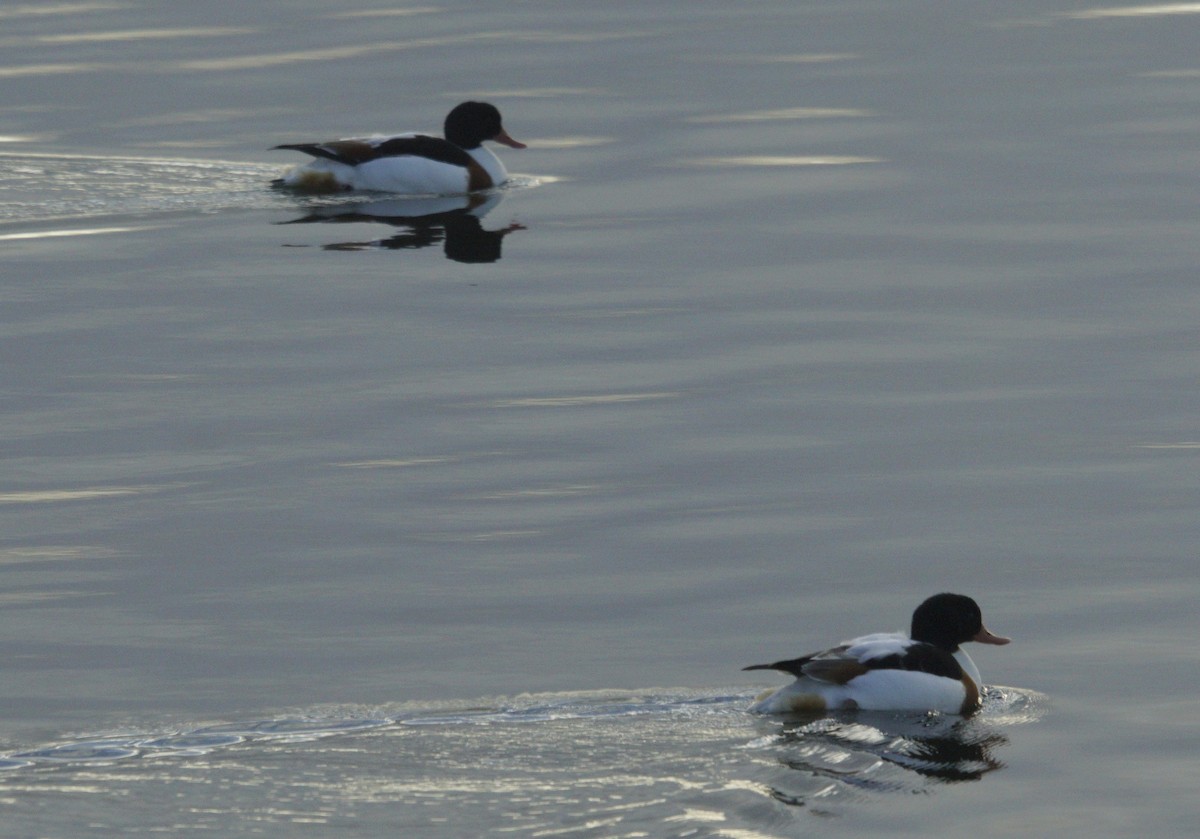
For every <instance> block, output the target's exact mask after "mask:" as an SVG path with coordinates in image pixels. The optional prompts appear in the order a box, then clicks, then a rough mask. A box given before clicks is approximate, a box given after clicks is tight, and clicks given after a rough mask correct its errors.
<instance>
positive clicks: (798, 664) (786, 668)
mask: <svg viewBox="0 0 1200 839" xmlns="http://www.w3.org/2000/svg"><path fill="white" fill-rule="evenodd" d="M812 658H813V657H812V656H811V655H806V656H804V657H803V658H791V659H788V660H787V661H776V662H775V663H773V664H751V665H750V666H749V667H743V668H742V669H743V670H779V671H780V672H782V673H790V674H791V675H793V676H795V677H796V678H797V679H799V678H800V677H801V676H803V675H804V665H806V664H808V663H809V662H810V661H812Z"/></svg>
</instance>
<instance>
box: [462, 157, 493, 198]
mask: <svg viewBox="0 0 1200 839" xmlns="http://www.w3.org/2000/svg"><path fill="white" fill-rule="evenodd" d="M494 186H495V184H494V183H492V176H491V175H489V174H488V173H487V170H486V169H484V168H483V167H482V166H480V165H479V163H478V162H477V161H475V160H474V159H472V160H471V162H470V163H468V164H467V192H478V191H479V190H481V189H491V188H492V187H494Z"/></svg>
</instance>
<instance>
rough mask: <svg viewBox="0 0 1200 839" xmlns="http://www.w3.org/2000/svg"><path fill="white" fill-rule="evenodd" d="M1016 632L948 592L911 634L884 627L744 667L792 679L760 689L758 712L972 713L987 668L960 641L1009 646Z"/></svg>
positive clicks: (931, 603)
mask: <svg viewBox="0 0 1200 839" xmlns="http://www.w3.org/2000/svg"><path fill="white" fill-rule="evenodd" d="M1010 640H1011V639H1009V638H1005V637H1004V636H1002V635H995V634H993V633H992V632H990V631H989V630H988V629H987V628H986V627H985V626H984V625H983V614H982V612H981V611H980V609H979V604H978V603H976V602H975V601H974V600H972V599H971V598H970V597H967V596H966V595H964V594H951V593H948V592H943V593H941V594H935V595H933V596H932V597H929V598H928V599H926V600H925V601H924V602H923V603H921V605H920V606H918V607H917V608H916V610H915V611H914V612H913V616H912V627H911V630H910V632H909V633H908V634H907V635H905V634H903V633H896V632H880V633H875V634H873V635H863V636H861V637H858V638H852V639H851V640H849V641H844V642H842V643H841V644H838V645H837V646H836V647H831V648H829V649H827V650H822V651H821V652H817V653H812V654H810V655H806V656H801V657H800V658H793V659H787V660H785V661H776V662H774V663H772V664H752V665H750V666H749V667H744V668H742V669H743V670H779V671H781V672H784V673H788V674H790V675H792V676H795V677H796V680H795V681H794V682H792V683H791V684H788V685H785V686H783V687H781V688H778V689H775V690H769V691H767V692H765V693H763V694H761V695H759V696H758V697H757V698H756V699H755V701H754V703H753V704H752V705H751V706H750V708H749V710H750V712H751V713H755V714H820V713H825V712H827V711H854V710H864V711H921V712H930V711H934V712H941V713H944V714H957V715H961V716H964V717H966V716H971V715H972V714H974V713H975V712H976V711H978V710H979V708H980V707H981V705H982V698H981V693H982V688H983V682H982V680H981V679H980V676H979V668H978V667H976V666H975V662H974V661H972V660H971V657H970V656H969V655H967V653H966V652H965V651H964V650H962V649H961V647H960V645H961V644H964V643H966V642H968V641H974V642H976V643H980V644H993V645H997V646H999V645H1003V644H1007V643H1009V642H1010Z"/></svg>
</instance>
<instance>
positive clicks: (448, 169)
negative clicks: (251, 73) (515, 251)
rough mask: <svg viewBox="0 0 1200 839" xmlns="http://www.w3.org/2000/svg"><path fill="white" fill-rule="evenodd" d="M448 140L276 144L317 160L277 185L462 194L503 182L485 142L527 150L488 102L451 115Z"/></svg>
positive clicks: (402, 137)
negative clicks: (512, 135) (510, 132)
mask: <svg viewBox="0 0 1200 839" xmlns="http://www.w3.org/2000/svg"><path fill="white" fill-rule="evenodd" d="M444 132H445V135H446V138H445V139H444V140H443V139H441V138H440V137H429V136H427V135H424V134H396V135H393V136H391V137H384V136H381V135H378V136H374V137H364V138H361V139H347V140H333V141H331V142H328V143H294V144H287V145H282V146H275V148H277V149H293V150H295V151H302V152H304V153H305V154H311V155H312V156H313V158H314V159H313V160H311V161H309V162H308V163H306V164H304V165H302V166H298V167H296V168H295V169H293V170H292V171H290V172H288V173H287V174H286V175H284V176H283V178H281V179H280V180H279V181H278V183H279V184H281V185H283V186H289V187H294V188H297V189H302V190H304V191H306V192H340V191H343V190H350V189H369V190H377V191H380V192H400V193H407V194H434V195H458V194H461V193H466V192H477V191H479V190H483V189H491V188H492V187H495V186H499V185H500V184H502V183H503V182H504V180H505V179H506V178H507V177H508V172H507V170H506V169H505V168H504V164H503V163H501V162H500V159H499V158H498V157H496V155H494V154H492V152H491V151H489V150H488V149H486V148H484V146H483V142H484V140H492V141H494V142H497V143H503V144H504V145H506V146H510V147H512V148H514V149H523V148H525V144H524V143H519V142H517V141H516V140H514V139H513V138H512V137H510V136H509V135H508V132H507V131H505V130H504V126H503V124H502V123H501V121H500V111H498V110H497V109H496V107H495V106H494V105H490V104H488V103H487V102H463V103H462V104H461V105H458V106H456V107H455V108H454V110H452V111H451V112H450V113H449V114H447V115H446V123H445V126H444Z"/></svg>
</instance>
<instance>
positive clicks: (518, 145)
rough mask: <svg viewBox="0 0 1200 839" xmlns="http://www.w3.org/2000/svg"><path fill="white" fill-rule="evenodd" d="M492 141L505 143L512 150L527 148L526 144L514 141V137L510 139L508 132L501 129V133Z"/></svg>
mask: <svg viewBox="0 0 1200 839" xmlns="http://www.w3.org/2000/svg"><path fill="white" fill-rule="evenodd" d="M492 139H493V140H495V141H496V142H497V143H503V144H504V145H506V146H509V147H510V148H514V149H523V148H526V145H525V144H524V143H521V142H518V141H516V140H514V139H513V138H512V137H509V136H508V132H507V131H505V130H504V129H500V133H499V134H497V135H496V136H495V137H493V138H492Z"/></svg>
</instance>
